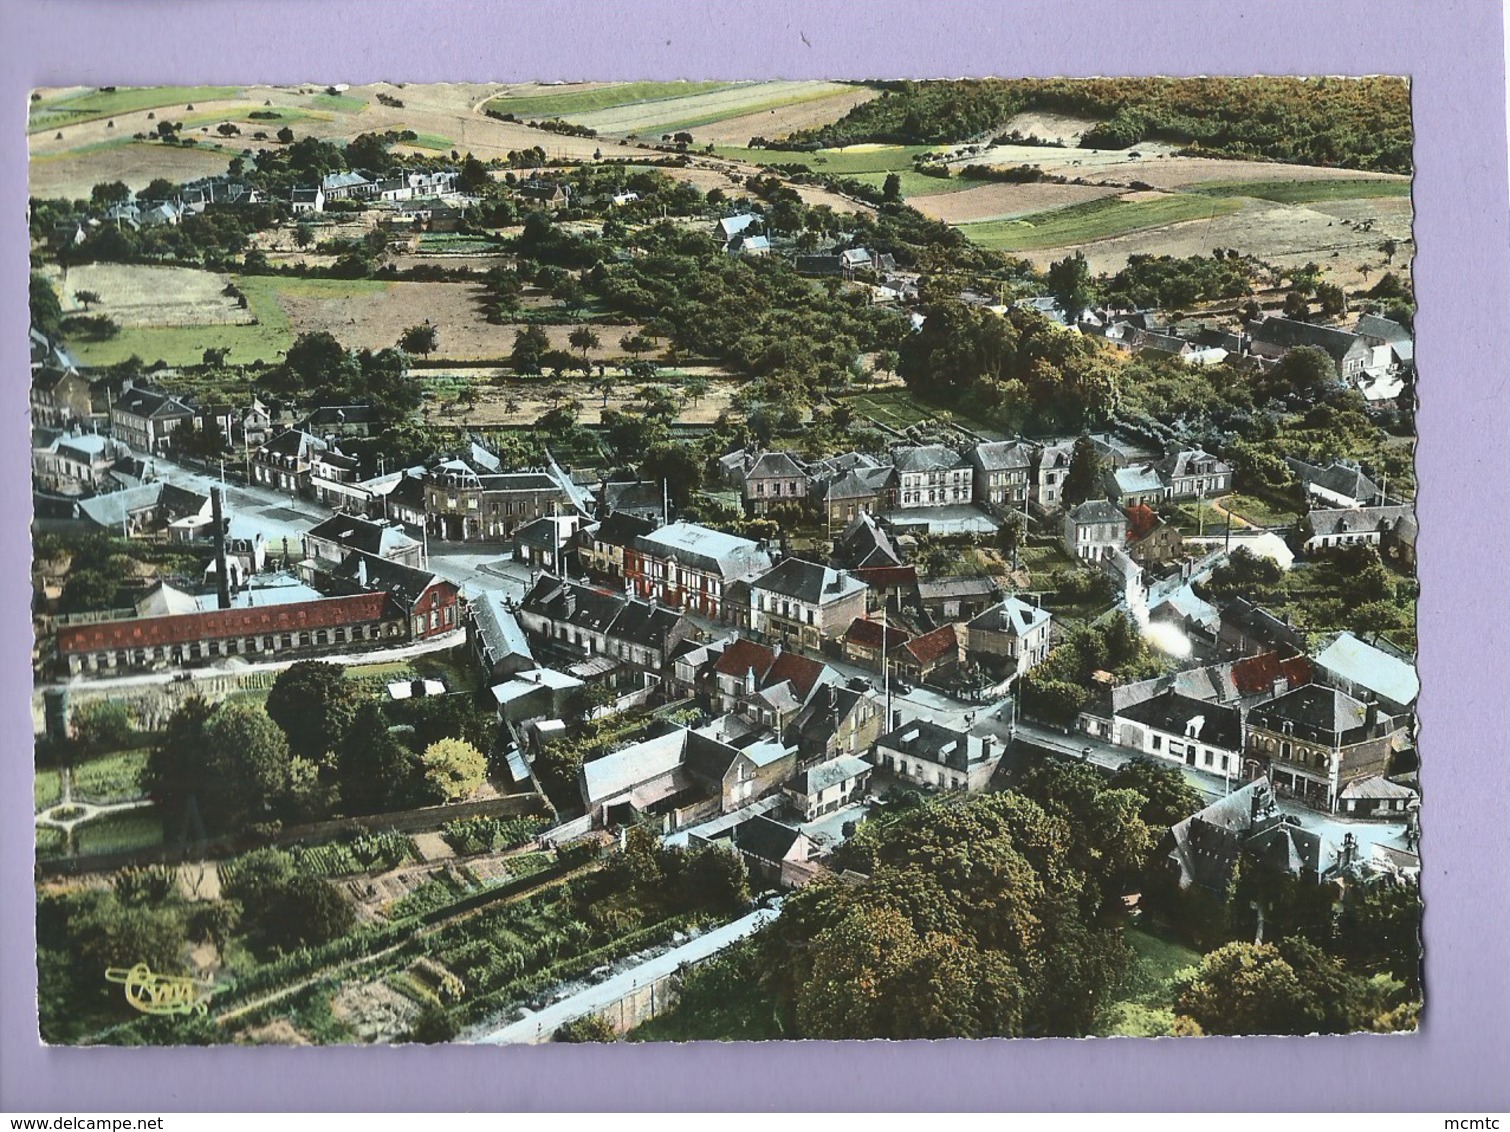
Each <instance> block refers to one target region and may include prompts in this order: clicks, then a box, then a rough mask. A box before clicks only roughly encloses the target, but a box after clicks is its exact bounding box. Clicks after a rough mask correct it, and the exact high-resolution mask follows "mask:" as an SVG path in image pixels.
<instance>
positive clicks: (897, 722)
mask: <svg viewBox="0 0 1510 1132" xmlns="http://www.w3.org/2000/svg"><path fill="white" fill-rule="evenodd" d="M901 726H902V713H901V712H900V711H894V712H892V713H891V729H892V730H893V731H896V730H898V729H899V728H900V727H901Z"/></svg>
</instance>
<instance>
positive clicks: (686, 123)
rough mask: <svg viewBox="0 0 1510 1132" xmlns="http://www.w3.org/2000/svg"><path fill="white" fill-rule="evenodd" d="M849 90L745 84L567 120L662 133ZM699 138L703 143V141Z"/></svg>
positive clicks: (601, 128) (810, 84)
mask: <svg viewBox="0 0 1510 1132" xmlns="http://www.w3.org/2000/svg"><path fill="white" fill-rule="evenodd" d="M848 91H849V88H848V87H845V86H842V85H840V84H839V83H829V82H816V81H810V80H801V81H795V82H786V81H778V82H757V83H740V84H739V85H737V86H731V87H727V88H724V89H720V90H712V91H705V92H703V93H700V94H689V95H684V96H682V97H677V98H663V99H657V100H654V101H651V102H641V103H636V104H633V105H627V106H617V107H613V108H611V109H604V110H597V111H593V112H590V113H586V114H570V115H565V116H566V117H570V119H571V120H572V121H574V122H579V123H581V124H582V125H584V126H587V127H590V128H591V129H594V130H597V131H598V132H599V133H600V134H632V133H642V134H663V133H671V132H674V131H677V130H695V129H697V128H698V127H701V126H707V125H712V124H714V123H717V122H722V121H725V120H727V119H730V118H738V117H742V116H748V115H751V114H757V113H764V112H766V111H770V110H775V109H779V108H782V107H785V106H790V105H792V104H794V103H802V102H812V101H816V100H819V99H827V98H830V97H832V96H833V95H836V94H844V93H848ZM694 136H695V135H694ZM748 137H749V135H746V136H745V138H744V139H742V140H748ZM698 140H699V142H701V141H702V139H701V138H699V139H698Z"/></svg>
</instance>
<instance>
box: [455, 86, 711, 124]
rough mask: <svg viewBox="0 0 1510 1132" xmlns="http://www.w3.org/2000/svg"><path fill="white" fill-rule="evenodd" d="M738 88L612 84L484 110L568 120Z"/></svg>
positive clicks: (495, 101) (493, 102)
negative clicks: (623, 107) (641, 104)
mask: <svg viewBox="0 0 1510 1132" xmlns="http://www.w3.org/2000/svg"><path fill="white" fill-rule="evenodd" d="M736 85H738V84H736V83H727V82H724V83H719V82H711V83H684V82H669V83H610V84H607V85H604V86H600V87H594V88H592V89H591V90H566V89H559V90H550V91H547V92H546V93H543V94H521V95H505V96H503V97H501V98H492V99H489V100H488V102H487V105H486V106H485V107H484V109H485V110H493V111H496V112H498V113H499V114H513V115H514V116H515V117H516V118H567V117H571V116H572V115H576V114H590V113H592V112H593V111H595V110H611V109H613V108H614V107H616V106H631V105H634V104H635V103H639V102H661V101H665V100H668V99H673V98H686V97H687V96H689V95H694V94H707V93H709V92H710V91H715V90H728V89H730V88H731V87H733V86H736Z"/></svg>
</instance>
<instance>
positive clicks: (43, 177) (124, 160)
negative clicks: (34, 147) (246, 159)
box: [27, 135, 240, 200]
mask: <svg viewBox="0 0 1510 1132" xmlns="http://www.w3.org/2000/svg"><path fill="white" fill-rule="evenodd" d="M238 152H240V151H239V150H229V149H225V148H222V147H220V146H219V145H214V146H211V145H199V146H192V147H189V148H183V147H180V146H169V145H158V144H155V143H152V142H139V141H133V140H132V139H131V137H130V135H126V136H125V137H118V138H111V139H109V140H105V141H97V142H89V143H85V144H83V145H80V146H78V147H77V148H74V149H70V150H65V151H62V152H58V153H53V154H47V155H44V156H37V157H34V158H33V159H32V161H31V163H30V167H29V169H28V174H27V180H28V190H29V192H30V193H31V195H32V196H34V197H64V198H66V199H68V200H85V199H88V197H89V190H90V189H91V188H93V187H94V186H95V185H97V184H100V183H101V182H102V181H124V182H125V183H126V184H127V185H128V186H130V187H131V188H132V189H135V190H140V189H144V188H146V187H147V183H148V182H149V181H151V180H153V179H154V178H156V177H166V178H167V179H169V180H171V181H192V180H194V179H196V178H198V177H208V176H211V175H213V174H216V173H224V172H225V167H226V163H227V162H228V161H230V159H231V158H232V157H233V156H234V155H235V154H236V153H238Z"/></svg>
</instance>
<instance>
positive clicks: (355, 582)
mask: <svg viewBox="0 0 1510 1132" xmlns="http://www.w3.org/2000/svg"><path fill="white" fill-rule="evenodd" d="M299 573H300V576H301V577H302V578H303V579H304V581H305V582H306V583H308V584H309V585H311V586H314V587H315V588H317V589H319V590H321V591H322V592H325V593H334V594H350V593H383V594H387V595H388V598H389V600H390V601H391V602H393V603H394V605H395V606H397V608H398V609H399V611H401V613H402V615H403V618H404V638H405V640H410V641H424V640H429V639H431V638H432V637H438V636H442V635H444V634H446V633H449V632H451V631H452V630H453V629H456V628H457V627H458V626H459V625H460V624H461V609H460V596H461V592H460V590H459V589H458V588H457V586H456V583H454V582H449V581H447V580H446V579H444V578H442V577H440V576H439V575H438V574H433V573H431V572H430V571H429V570H426V569H422V568H417V567H414V566H408V565H405V564H404V563H402V562H398V561H395V560H393V559H389V558H379V557H378V556H377V555H375V554H367V553H366V552H364V551H360V550H353V551H350V552H349V553H348V554H347V555H346V557H345V558H344V559H343V560H342V561H341V562H339V563H334V564H333V563H330V562H329V561H327V560H321V559H313V558H307V559H305V560H304V561H303V562H301V563H300V564H299Z"/></svg>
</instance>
